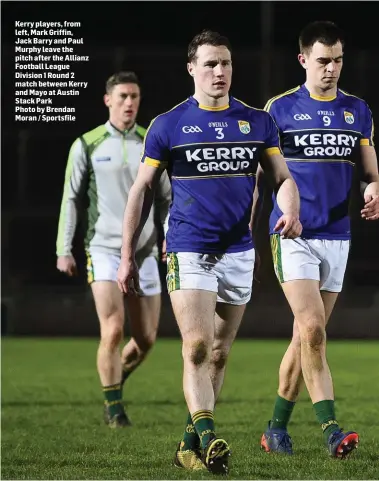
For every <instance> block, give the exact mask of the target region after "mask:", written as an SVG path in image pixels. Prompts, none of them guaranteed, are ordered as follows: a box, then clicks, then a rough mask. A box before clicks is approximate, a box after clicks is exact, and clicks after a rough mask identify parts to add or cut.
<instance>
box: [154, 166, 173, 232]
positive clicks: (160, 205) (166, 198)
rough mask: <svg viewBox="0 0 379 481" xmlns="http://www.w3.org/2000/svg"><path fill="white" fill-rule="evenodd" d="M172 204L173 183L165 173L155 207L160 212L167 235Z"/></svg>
mask: <svg viewBox="0 0 379 481" xmlns="http://www.w3.org/2000/svg"><path fill="white" fill-rule="evenodd" d="M170 204H171V182H170V179H169V177H168V174H167V172H163V173H162V175H161V178H160V181H159V183H158V187H157V192H156V195H155V205H156V207H157V209H158V210H159V218H160V220H161V223H162V225H163V228H164V231H165V235H166V232H167V224H168V212H169V208H170Z"/></svg>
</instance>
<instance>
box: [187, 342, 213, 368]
mask: <svg viewBox="0 0 379 481" xmlns="http://www.w3.org/2000/svg"><path fill="white" fill-rule="evenodd" d="M209 356H210V346H208V344H207V342H206V341H205V340H203V339H199V340H192V341H189V342H183V359H184V361H188V362H190V363H191V364H194V365H195V366H199V365H201V364H204V363H205V362H206V361H207V360H208V359H209Z"/></svg>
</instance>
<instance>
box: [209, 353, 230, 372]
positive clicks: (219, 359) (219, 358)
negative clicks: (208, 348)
mask: <svg viewBox="0 0 379 481" xmlns="http://www.w3.org/2000/svg"><path fill="white" fill-rule="evenodd" d="M227 359H228V353H227V351H225V350H223V349H213V351H212V354H211V363H212V364H213V365H214V367H215V368H216V369H217V370H219V371H221V370H222V369H224V367H225V365H226V361H227Z"/></svg>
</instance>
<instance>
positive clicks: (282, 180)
mask: <svg viewBox="0 0 379 481" xmlns="http://www.w3.org/2000/svg"><path fill="white" fill-rule="evenodd" d="M266 122H267V133H268V134H267V138H266V142H265V144H266V149H265V151H264V153H263V156H262V159H261V166H262V169H263V173H264V174H265V177H266V178H267V180H268V182H269V183H270V184H271V186H272V188H273V190H274V193H275V195H276V201H277V204H278V207H279V209H280V210H281V211H282V213H283V215H282V216H281V217H280V219H279V220H278V222H277V224H276V226H275V231H277V232H279V233H280V235H281V236H282V237H284V238H295V237H298V236H299V235H300V234H301V232H302V225H301V223H300V220H299V216H300V196H299V191H298V188H297V185H296V183H295V181H294V180H293V178H292V176H291V174H290V171H289V170H288V167H287V164H286V161H285V160H284V157H283V154H282V152H281V150H280V146H279V132H278V128H277V126H276V124H275V122H274V120H273V119H272V117H271V116H270V115H267V116H266Z"/></svg>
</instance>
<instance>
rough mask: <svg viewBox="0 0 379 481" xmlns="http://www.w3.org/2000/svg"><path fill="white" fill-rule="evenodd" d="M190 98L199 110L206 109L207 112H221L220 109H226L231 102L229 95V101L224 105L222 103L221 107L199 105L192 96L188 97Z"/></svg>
mask: <svg viewBox="0 0 379 481" xmlns="http://www.w3.org/2000/svg"><path fill="white" fill-rule="evenodd" d="M190 100H191V101H192V103H194V104H195V105H196V106H197V107H199V109H201V110H207V111H209V112H221V111H222V110H227V109H228V108H229V107H230V103H231V97H230V96H229V103H228V104H226V105H222V106H221V107H208V106H207V105H201V104H199V102H198V101H197V100H196V99H195V98H193V96H191V97H190Z"/></svg>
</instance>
